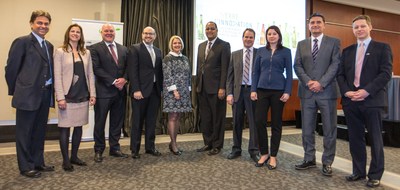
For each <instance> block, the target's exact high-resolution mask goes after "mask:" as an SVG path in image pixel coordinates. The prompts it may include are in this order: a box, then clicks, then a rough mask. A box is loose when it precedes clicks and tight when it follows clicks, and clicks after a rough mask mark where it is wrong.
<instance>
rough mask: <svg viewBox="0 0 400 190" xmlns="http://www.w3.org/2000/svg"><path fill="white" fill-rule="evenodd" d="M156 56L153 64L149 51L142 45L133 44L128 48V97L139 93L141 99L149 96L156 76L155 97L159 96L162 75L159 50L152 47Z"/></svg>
mask: <svg viewBox="0 0 400 190" xmlns="http://www.w3.org/2000/svg"><path fill="white" fill-rule="evenodd" d="M153 49H154V53H155V54H156V63H155V66H154V67H153V62H152V60H151V56H150V53H149V51H148V50H147V48H146V46H145V45H144V43H143V42H142V43H139V44H134V45H132V46H131V47H130V48H129V53H128V78H129V82H130V88H129V95H130V96H132V97H133V93H134V92H136V91H141V92H142V95H143V97H145V98H147V97H149V96H150V94H151V91H152V89H153V85H154V76H156V86H157V95H159V96H161V90H162V83H163V73H162V59H163V58H162V55H161V50H160V49H158V48H157V47H155V46H153Z"/></svg>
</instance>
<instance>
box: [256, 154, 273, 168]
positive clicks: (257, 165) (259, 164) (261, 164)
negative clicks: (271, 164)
mask: <svg viewBox="0 0 400 190" xmlns="http://www.w3.org/2000/svg"><path fill="white" fill-rule="evenodd" d="M270 158H271V157H270V156H268V158H267V159H266V160H265V161H264V162H263V163H258V162H257V163H256V164H255V166H256V167H263V166H264V165H268V161H269V159H270Z"/></svg>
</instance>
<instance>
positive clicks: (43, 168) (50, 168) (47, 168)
mask: <svg viewBox="0 0 400 190" xmlns="http://www.w3.org/2000/svg"><path fill="white" fill-rule="evenodd" d="M35 170H37V171H41V172H52V171H54V166H45V165H43V166H39V167H35Z"/></svg>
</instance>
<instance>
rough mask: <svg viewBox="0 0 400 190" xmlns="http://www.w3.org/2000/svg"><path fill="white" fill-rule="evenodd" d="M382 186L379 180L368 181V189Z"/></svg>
mask: <svg viewBox="0 0 400 190" xmlns="http://www.w3.org/2000/svg"><path fill="white" fill-rule="evenodd" d="M380 184H381V182H380V181H379V179H368V181H367V184H366V185H367V186H368V187H372V188H373V187H378V186H379V185H380Z"/></svg>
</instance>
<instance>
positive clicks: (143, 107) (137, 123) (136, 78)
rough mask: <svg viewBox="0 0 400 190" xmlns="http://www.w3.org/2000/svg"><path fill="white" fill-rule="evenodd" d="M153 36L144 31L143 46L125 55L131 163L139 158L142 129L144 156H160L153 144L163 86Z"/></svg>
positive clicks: (146, 30) (149, 31)
mask: <svg viewBox="0 0 400 190" xmlns="http://www.w3.org/2000/svg"><path fill="white" fill-rule="evenodd" d="M156 36H157V35H156V31H155V30H154V28H152V27H149V26H148V27H146V28H144V29H143V32H142V40H143V41H142V43H138V44H134V45H132V47H130V49H129V53H128V76H129V80H130V88H129V95H130V96H131V98H132V130H131V151H132V158H134V159H138V158H140V155H139V150H140V141H141V136H142V129H143V125H145V150H146V153H147V154H151V155H153V156H161V153H160V152H159V151H158V150H157V149H156V148H155V144H154V141H155V138H156V135H155V128H156V120H157V115H158V110H159V107H160V104H161V90H162V83H163V74H162V55H161V50H160V49H158V48H157V47H155V46H153V42H154V40H155V39H156Z"/></svg>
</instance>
